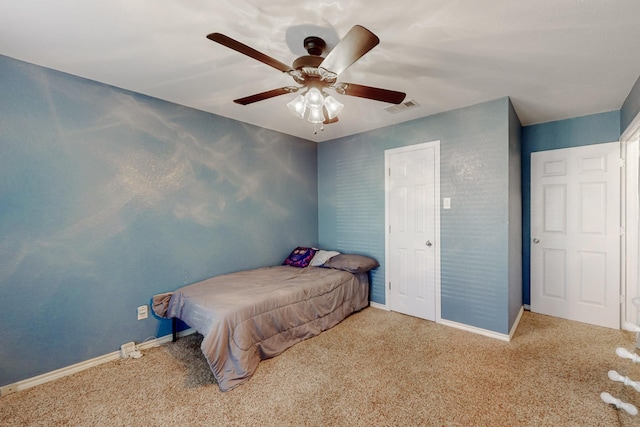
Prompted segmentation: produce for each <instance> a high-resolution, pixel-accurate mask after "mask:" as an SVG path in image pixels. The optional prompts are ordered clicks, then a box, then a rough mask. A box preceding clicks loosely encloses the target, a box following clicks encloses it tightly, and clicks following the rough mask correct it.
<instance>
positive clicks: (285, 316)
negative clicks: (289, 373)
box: [166, 266, 369, 391]
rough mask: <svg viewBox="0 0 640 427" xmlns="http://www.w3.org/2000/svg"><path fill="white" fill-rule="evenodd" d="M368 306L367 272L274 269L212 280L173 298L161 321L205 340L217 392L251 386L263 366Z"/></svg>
mask: <svg viewBox="0 0 640 427" xmlns="http://www.w3.org/2000/svg"><path fill="white" fill-rule="evenodd" d="M368 304H369V280H368V274H367V273H350V272H348V271H343V270H337V269H332V268H320V267H307V268H297V267H291V266H275V267H265V268H258V269H254V270H246V271H241V272H237V273H232V274H226V275H222V276H216V277H212V278H209V279H206V280H203V281H201V282H198V283H194V284H192V285H188V286H185V287H183V288H180V289H178V290H177V291H175V292H174V293H173V294H172V295H171V299H170V300H169V304H168V309H167V313H166V317H176V318H179V319H181V320H182V321H184V322H185V323H186V324H188V325H189V326H191V327H192V328H194V329H195V330H197V331H198V332H199V333H201V334H202V335H203V336H204V339H203V341H202V345H201V348H202V352H203V354H204V355H205V357H206V359H207V361H208V363H209V366H210V367H211V371H212V372H213V375H214V377H215V379H216V381H217V383H218V386H219V388H220V390H222V391H228V390H231V389H233V388H235V387H237V386H238V385H240V384H242V383H244V382H245V381H247V380H249V379H250V378H251V376H252V375H253V374H254V372H255V370H256V368H257V367H258V364H259V363H260V361H261V360H262V359H266V358H270V357H274V356H276V355H278V354H280V353H282V352H283V351H284V350H286V349H287V348H289V347H291V346H292V345H294V344H296V343H298V342H300V341H302V340H304V339H307V338H310V337H313V336H315V335H318V334H320V333H321V332H322V331H325V330H327V329H329V328H331V327H333V326H335V325H337V324H338V323H340V322H341V321H342V320H343V319H344V318H346V317H347V316H348V315H350V314H351V313H353V312H355V311H358V310H361V309H362V308H364V307H366V306H367V305H368Z"/></svg>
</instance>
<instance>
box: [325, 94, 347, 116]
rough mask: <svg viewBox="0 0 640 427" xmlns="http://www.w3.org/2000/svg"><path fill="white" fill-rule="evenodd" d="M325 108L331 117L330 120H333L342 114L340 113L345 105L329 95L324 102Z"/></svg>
mask: <svg viewBox="0 0 640 427" xmlns="http://www.w3.org/2000/svg"><path fill="white" fill-rule="evenodd" d="M324 107H325V108H326V109H327V115H328V116H329V118H330V119H333V118H335V117H336V116H337V115H338V114H340V111H342V108H344V105H343V104H341V103H340V102H338V100H337V99H335V98H334V97H333V96H331V95H329V96H327V97H326V98H325V100H324Z"/></svg>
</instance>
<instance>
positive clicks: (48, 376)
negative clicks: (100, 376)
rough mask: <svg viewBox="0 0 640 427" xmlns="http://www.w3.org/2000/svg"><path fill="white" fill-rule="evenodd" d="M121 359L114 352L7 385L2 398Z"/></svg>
mask: <svg viewBox="0 0 640 427" xmlns="http://www.w3.org/2000/svg"><path fill="white" fill-rule="evenodd" d="M194 332H195V330H194V329H192V328H190V329H186V330H184V331H181V332H179V333H178V336H179V337H184V336H187V335H191V334H193V333H194ZM172 339H173V335H171V334H170V335H165V336H163V337H160V338H154V339H152V340H149V341H145V342H143V343H140V344H138V345H136V348H137V349H138V350H147V349H150V348H153V347H158V346H159V345H161V344H164V343H167V342H170V341H171V340H172ZM118 359H120V350H118V351H114V352H111V353H108V354H105V355H102V356H98V357H94V358H93V359H89V360H85V361H84V362H80V363H76V364H75V365H71V366H67V367H64V368H60V369H56V370H55V371H51V372H47V373H44V374H41V375H38V376H35V377H32V378H27V379H26V380H21V381H18V382H15V383H12V384H7V385H5V386H2V387H0V397H2V396H6V395H8V394H11V393H15V392H17V391H21V390H26V389H28V388H31V387H35V386H37V385H40V384H44V383H48V382H49V381H55V380H57V379H60V378H63V377H66V376H69V375H73V374H75V373H77V372H81V371H84V370H85V369H89V368H92V367H94V366H98V365H102V364H103V363H107V362H112V361H114V360H118Z"/></svg>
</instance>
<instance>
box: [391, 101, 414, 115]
mask: <svg viewBox="0 0 640 427" xmlns="http://www.w3.org/2000/svg"><path fill="white" fill-rule="evenodd" d="M419 106H420V104H418V103H417V102H416V101H414V100H413V99H407V100H406V101H404V102H401V103H400V104H394V105H391V106H389V107H386V108H385V110H387V111H388V112H390V113H391V114H395V113H399V112H401V111H405V110H408V109H410V108H416V107H419Z"/></svg>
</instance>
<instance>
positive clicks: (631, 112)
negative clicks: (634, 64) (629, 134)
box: [620, 77, 640, 135]
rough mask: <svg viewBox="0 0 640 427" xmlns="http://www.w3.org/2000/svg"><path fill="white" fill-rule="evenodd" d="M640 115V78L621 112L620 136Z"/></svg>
mask: <svg viewBox="0 0 640 427" xmlns="http://www.w3.org/2000/svg"><path fill="white" fill-rule="evenodd" d="M638 114H640V77H638V80H636V83H635V84H634V85H633V88H631V92H629V95H627V99H625V100H624V103H623V104H622V108H621V110H620V135H622V134H623V133H624V131H625V130H626V129H627V127H629V125H630V124H631V122H632V121H633V119H635V118H636V116H637V115H638Z"/></svg>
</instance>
